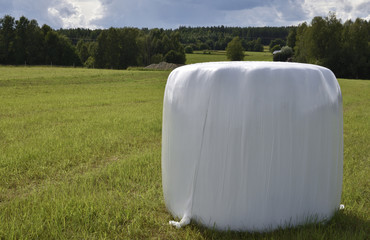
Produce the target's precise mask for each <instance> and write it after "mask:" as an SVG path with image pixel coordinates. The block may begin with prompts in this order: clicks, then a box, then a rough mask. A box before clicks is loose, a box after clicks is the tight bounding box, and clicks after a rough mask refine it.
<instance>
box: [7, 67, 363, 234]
mask: <svg viewBox="0 0 370 240" xmlns="http://www.w3.org/2000/svg"><path fill="white" fill-rule="evenodd" d="M0 73H1V74H0V239H246V238H248V239H366V237H368V236H369V234H370V232H369V216H370V212H369V199H370V193H369V177H368V173H369V170H370V169H369V165H370V163H369V156H370V148H369V144H370V140H369V136H370V133H369V129H370V125H369V124H370V121H369V113H370V104H369V102H370V81H358V80H347V79H340V80H339V83H340V85H341V87H342V92H343V104H344V184H343V194H342V202H343V203H344V204H345V205H346V208H345V210H343V211H340V212H338V213H337V214H336V216H335V217H334V218H333V219H332V220H331V221H330V222H328V223H326V224H310V225H307V226H301V227H298V228H290V229H285V230H282V229H280V230H276V231H274V232H271V233H261V234H260V233H238V232H218V231H214V230H210V229H206V228H203V227H201V226H199V225H197V224H195V223H192V224H190V225H189V226H186V227H184V228H182V229H176V228H173V227H171V226H170V225H169V224H168V221H169V220H171V219H172V216H171V215H170V214H169V213H168V212H167V210H166V208H165V205H164V201H163V196H162V186H161V169H160V167H161V166H160V165H161V164H160V162H161V155H160V154H161V124H162V101H163V93H164V86H165V83H166V79H167V76H168V74H169V72H168V71H115V70H93V69H90V70H89V69H78V68H55V67H53V68H50V67H31V68H29V67H1V66H0Z"/></svg>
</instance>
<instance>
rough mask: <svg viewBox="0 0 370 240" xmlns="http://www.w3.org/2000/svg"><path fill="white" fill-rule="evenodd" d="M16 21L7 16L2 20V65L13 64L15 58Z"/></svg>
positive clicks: (0, 46) (0, 44)
mask: <svg viewBox="0 0 370 240" xmlns="http://www.w3.org/2000/svg"><path fill="white" fill-rule="evenodd" d="M14 41H15V19H14V18H13V17H11V16H9V15H5V16H4V18H1V19H0V63H2V64H12V63H14V61H15V56H14V52H15V49H14V47H15V46H14Z"/></svg>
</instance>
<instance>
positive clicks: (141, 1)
mask: <svg viewBox="0 0 370 240" xmlns="http://www.w3.org/2000/svg"><path fill="white" fill-rule="evenodd" d="M329 12H335V13H336V16H337V18H340V19H342V21H345V20H348V19H352V20H355V19H356V18H358V17H359V18H363V19H366V20H370V0H321V1H320V0H32V1H30V0H0V18H2V17H4V16H5V15H11V16H13V17H15V18H16V19H18V18H19V17H21V16H22V15H23V16H25V17H27V18H28V19H36V20H37V22H38V23H39V25H40V26H41V25H43V24H47V25H49V26H51V27H52V28H54V29H59V28H90V29H96V28H109V27H138V28H143V27H147V28H165V29H168V28H172V29H174V28H178V27H179V26H192V27H196V26H221V25H224V26H234V27H248V26H253V27H263V26H291V25H298V24H299V23H302V22H308V23H309V22H310V21H311V20H312V18H313V17H315V16H323V17H325V16H327V15H328V13H329Z"/></svg>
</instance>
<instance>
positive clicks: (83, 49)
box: [76, 39, 90, 63]
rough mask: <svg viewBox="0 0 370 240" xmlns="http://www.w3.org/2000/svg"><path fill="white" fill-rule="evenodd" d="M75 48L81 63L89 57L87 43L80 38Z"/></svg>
mask: <svg viewBox="0 0 370 240" xmlns="http://www.w3.org/2000/svg"><path fill="white" fill-rule="evenodd" d="M76 48H77V53H78V56H79V57H80V59H81V62H83V63H84V62H86V60H87V59H88V58H89V57H90V54H89V48H88V44H87V43H86V42H85V41H84V40H82V39H81V40H79V41H78V43H77V45H76Z"/></svg>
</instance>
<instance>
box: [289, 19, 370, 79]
mask: <svg viewBox="0 0 370 240" xmlns="http://www.w3.org/2000/svg"><path fill="white" fill-rule="evenodd" d="M291 35H295V41H294V42H292V41H290V42H288V45H290V47H292V48H294V52H295V53H294V61H297V62H305V63H312V64H318V65H321V66H325V67H327V68H329V69H331V70H332V71H333V72H334V73H335V75H336V76H337V77H345V78H362V79H370V22H368V21H365V20H363V19H360V18H357V19H356V20H355V21H354V22H353V21H351V20H348V21H346V22H344V23H343V24H342V23H341V20H340V19H337V18H336V16H335V14H329V16H327V17H325V18H323V17H315V18H313V19H312V21H311V23H310V24H307V23H303V24H300V25H299V26H298V28H297V29H296V32H295V33H294V32H291V33H290V34H289V36H291Z"/></svg>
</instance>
